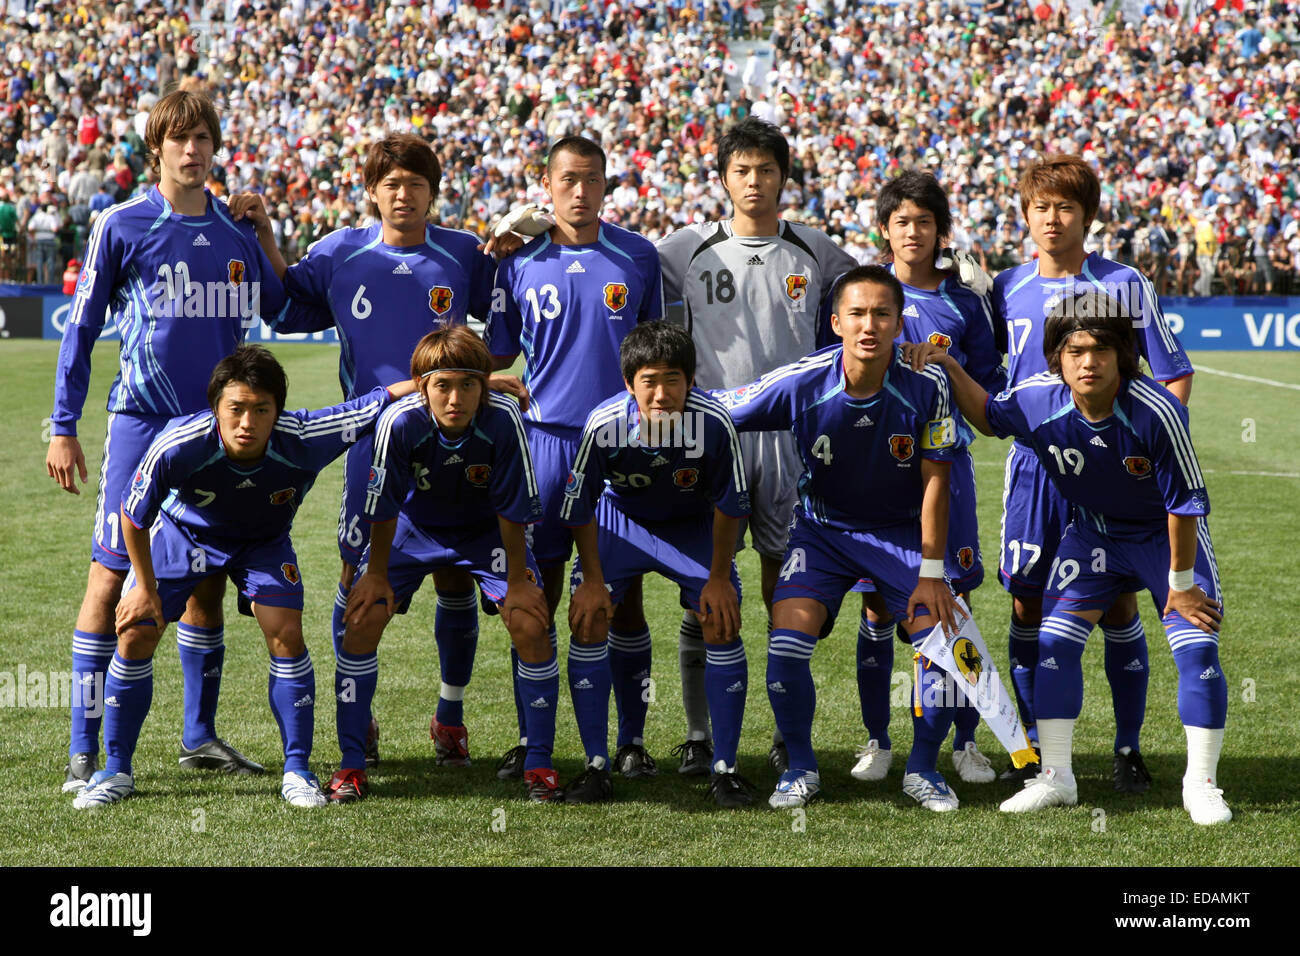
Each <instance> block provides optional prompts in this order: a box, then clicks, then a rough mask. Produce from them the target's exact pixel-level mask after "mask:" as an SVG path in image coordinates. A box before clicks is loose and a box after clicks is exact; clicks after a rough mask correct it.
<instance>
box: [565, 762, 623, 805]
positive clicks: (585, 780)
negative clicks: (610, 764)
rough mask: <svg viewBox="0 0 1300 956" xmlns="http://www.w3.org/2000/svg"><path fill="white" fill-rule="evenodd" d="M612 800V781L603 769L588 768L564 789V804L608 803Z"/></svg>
mask: <svg viewBox="0 0 1300 956" xmlns="http://www.w3.org/2000/svg"><path fill="white" fill-rule="evenodd" d="M613 799H614V781H613V780H612V779H610V775H609V771H608V770H606V769H605V768H604V767H588V768H587V769H586V770H584V771H583V772H582V773H580V774H578V776H577V777H575V778H574V780H573V782H572V783H570V784H569V785H568V786H567V787H565V788H564V802H565V803H609V802H610V801H612V800H613Z"/></svg>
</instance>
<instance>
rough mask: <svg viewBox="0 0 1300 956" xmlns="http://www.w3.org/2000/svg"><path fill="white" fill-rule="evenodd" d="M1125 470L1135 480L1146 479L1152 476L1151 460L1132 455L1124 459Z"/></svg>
mask: <svg viewBox="0 0 1300 956" xmlns="http://www.w3.org/2000/svg"><path fill="white" fill-rule="evenodd" d="M1124 468H1125V469H1126V470H1127V471H1128V473H1129V474H1130V475H1133V476H1134V477H1135V478H1145V477H1147V475H1149V474H1151V459H1149V458H1141V457H1139V456H1137V455H1130V456H1129V457H1128V458H1125V459H1124Z"/></svg>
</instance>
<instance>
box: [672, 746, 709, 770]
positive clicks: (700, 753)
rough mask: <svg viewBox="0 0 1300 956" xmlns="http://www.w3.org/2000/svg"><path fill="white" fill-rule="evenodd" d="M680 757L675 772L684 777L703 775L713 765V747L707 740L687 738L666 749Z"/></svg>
mask: <svg viewBox="0 0 1300 956" xmlns="http://www.w3.org/2000/svg"><path fill="white" fill-rule="evenodd" d="M668 752H669V753H670V754H672V755H673V756H674V757H681V758H682V765H681V766H680V767H678V768H677V772H678V773H680V774H681V775H682V776H684V777H703V776H706V775H707V774H708V773H709V770H710V769H711V768H712V767H713V747H712V746H711V745H710V744H709V742H708V741H707V740H688V741H686V742H685V743H683V744H678V745H677V746H676V747H674V748H673V749H672V750H670V751H668Z"/></svg>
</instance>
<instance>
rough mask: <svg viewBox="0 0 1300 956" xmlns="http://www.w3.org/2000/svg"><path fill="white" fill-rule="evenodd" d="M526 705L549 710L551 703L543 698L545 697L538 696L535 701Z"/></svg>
mask: <svg viewBox="0 0 1300 956" xmlns="http://www.w3.org/2000/svg"><path fill="white" fill-rule="evenodd" d="M528 706H529V707H534V708H536V709H537V710H550V708H551V705H550V704H548V703H547V702H546V698H545V697H539V698H537V699H536V700H535V701H533V702H532V703H531V704H529V705H528Z"/></svg>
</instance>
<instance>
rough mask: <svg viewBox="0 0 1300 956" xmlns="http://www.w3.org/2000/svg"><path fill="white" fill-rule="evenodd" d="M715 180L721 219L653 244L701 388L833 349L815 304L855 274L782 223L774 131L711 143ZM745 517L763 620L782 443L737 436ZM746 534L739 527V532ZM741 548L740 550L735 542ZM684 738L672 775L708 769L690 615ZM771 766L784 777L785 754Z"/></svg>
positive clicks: (761, 128)
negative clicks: (726, 212)
mask: <svg viewBox="0 0 1300 956" xmlns="http://www.w3.org/2000/svg"><path fill="white" fill-rule="evenodd" d="M718 172H719V174H720V175H721V177H722V183H723V186H724V187H725V188H726V190H727V195H728V196H729V197H730V199H731V204H732V217H731V219H728V220H721V221H717V222H706V223H700V224H696V225H690V226H686V227H685V228H683V229H679V230H678V231H677V232H674V233H672V234H671V235H669V236H667V237H665V238H664V239H662V240H660V241H659V243H658V245H657V248H658V250H659V258H660V261H661V262H662V263H663V271H664V293H665V297H666V299H667V301H668V302H669V303H670V304H674V305H675V304H678V303H681V304H682V305H683V307H684V310H685V322H686V329H687V331H689V332H690V333H691V337H692V338H693V339H694V340H695V347H696V352H697V354H698V355H699V359H700V361H699V368H698V370H697V372H696V380H697V382H698V383H699V385H700V387H701V388H706V389H718V388H731V387H734V386H737V385H741V384H743V383H745V382H749V381H751V380H753V379H756V378H758V377H759V376H760V375H762V374H764V373H765V372H770V371H771V370H772V369H774V368H776V367H777V366H778V365H782V364H784V363H786V362H790V361H793V360H794V359H796V358H797V357H799V356H801V355H807V354H808V353H809V352H811V351H813V350H814V349H816V348H817V347H818V346H821V345H825V344H828V343H830V342H832V341H834V336H833V335H831V334H830V332H829V327H828V325H827V323H826V311H825V309H824V308H823V306H824V305H825V304H826V303H827V302H828V301H829V297H830V293H831V288H832V285H833V283H834V281H835V280H836V279H837V278H838V277H839V276H840V275H842V274H843V273H844V272H846V271H848V270H849V269H852V268H853V267H854V266H856V265H857V262H856V260H854V258H853V257H852V256H850V255H849V254H848V253H847V252H845V251H844V250H843V249H841V248H840V247H839V246H837V245H835V243H833V242H832V241H831V240H830V237H829V236H827V235H826V234H825V233H822V232H818V231H817V230H815V229H811V228H809V227H807V226H802V225H799V224H796V223H791V222H786V221H784V220H782V219H781V215H780V212H779V203H780V198H781V190H782V189H783V188H784V187H785V181H786V179H788V178H789V175H790V145H789V143H788V142H786V139H785V137H784V136H783V135H782V134H781V131H780V130H779V129H777V128H776V127H775V126H773V125H771V124H770V123H765V122H763V121H762V120H758V119H746V120H742V121H740V122H739V123H736V124H735V125H734V126H732V127H731V128H730V129H728V130H727V132H726V133H725V134H724V135H723V136H722V137H721V139H719V141H718ZM741 447H742V448H743V449H744V457H745V468H746V484H747V485H748V486H749V491H750V495H751V497H752V501H753V513H752V515H751V516H750V517H749V519H748V521H747V522H746V524H747V526H748V528H749V534H750V540H751V543H752V545H753V547H754V550H755V551H757V552H758V555H759V564H760V566H761V568H762V595H763V603H764V604H765V605H766V606H767V608H768V612H769V620H770V613H771V609H772V594H773V589H774V588H775V586H776V579H777V572H778V570H779V569H780V566H781V558H782V555H783V554H784V553H785V545H786V536H787V533H788V529H789V526H790V516H791V514H792V513H793V509H794V502H795V482H796V480H797V479H798V477H799V473H800V470H801V468H800V465H799V456H798V454H797V453H796V452H795V450H794V445H793V443H792V441H791V438H790V435H788V434H784V433H778V432H773V433H766V434H758V435H742V436H741ZM742 533H743V529H742ZM737 543H738V544H741V545H743V541H741V540H740V539H738V542H737ZM678 641H679V658H680V665H681V672H682V699H683V703H684V704H685V707H686V723H687V739H686V742H685V743H684V744H683V745H682V746H681V747H679V748H678V749H677V751H675V752H680V753H681V755H682V762H681V766H680V767H679V772H680V773H685V774H706V773H708V772H709V771H710V768H711V767H712V765H713V760H712V756H711V748H710V745H709V722H708V720H709V712H708V701H707V696H706V694H705V689H704V682H703V676H704V667H705V657H706V651H705V646H704V642H703V639H702V635H701V632H700V625H699V622H698V621H697V620H696V619H695V616H694V615H693V614H691V613H689V612H687V613H686V614H685V615H684V616H683V618H682V626H681V632H680V634H679V636H678ZM769 759H770V760H771V761H772V763H773V766H775V767H777V769H778V770H784V769H785V764H786V754H785V749H784V746H783V745H782V744H781V743H780V741H779V740H775V742H774V743H773V747H772V752H771V754H769Z"/></svg>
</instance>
